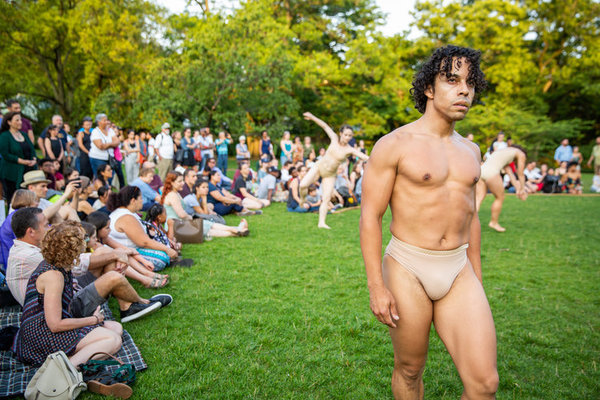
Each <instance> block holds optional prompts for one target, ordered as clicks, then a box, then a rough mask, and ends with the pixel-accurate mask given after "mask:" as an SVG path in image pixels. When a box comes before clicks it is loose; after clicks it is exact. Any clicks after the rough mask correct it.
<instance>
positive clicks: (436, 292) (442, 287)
mask: <svg viewBox="0 0 600 400" xmlns="http://www.w3.org/2000/svg"><path fill="white" fill-rule="evenodd" d="M467 247H469V244H468V243H467V244H463V245H462V246H460V247H458V248H456V249H454V250H441V251H440V250H426V249H422V248H420V247H416V246H412V245H410V244H408V243H405V242H403V241H401V240H399V239H397V238H396V237H394V236H392V239H391V240H390V243H389V244H388V246H387V248H386V249H385V254H387V255H389V256H390V257H392V258H393V259H394V260H396V261H397V262H398V263H399V264H400V265H402V267H404V268H405V269H406V270H408V271H409V272H410V273H412V274H413V275H414V276H415V278H417V280H418V281H419V282H420V283H421V285H422V286H423V289H425V292H426V293H427V296H429V298H430V299H431V300H439V299H441V298H442V297H444V296H445V295H446V294H447V293H448V292H449V291H450V288H451V287H452V284H453V283H454V280H455V279H456V277H457V276H458V274H459V273H460V271H462V269H463V268H464V266H465V265H466V264H467Z"/></svg>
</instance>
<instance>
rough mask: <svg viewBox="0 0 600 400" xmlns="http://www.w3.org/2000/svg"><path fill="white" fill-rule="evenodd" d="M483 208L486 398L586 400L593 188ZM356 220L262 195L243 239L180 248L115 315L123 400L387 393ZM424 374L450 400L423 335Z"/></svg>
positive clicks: (595, 257) (440, 364)
mask: <svg viewBox="0 0 600 400" xmlns="http://www.w3.org/2000/svg"><path fill="white" fill-rule="evenodd" d="M490 204H491V199H490V198H489V197H488V198H487V199H486V200H485V202H484V203H483V206H482V210H481V213H480V215H481V222H482V226H483V227H484V229H483V238H482V259H483V274H484V286H485V290H486V293H487V296H488V298H489V301H490V304H491V307H492V312H493V314H494V319H495V323H496V330H497V335H498V369H499V374H500V387H499V391H498V398H499V399H527V400H530V399H543V400H548V399H597V398H598V397H599V396H600V373H599V371H598V368H599V367H600V366H599V365H598V363H599V362H600V349H599V347H600V346H599V344H600V340H599V339H600V334H599V332H598V329H599V328H600V324H599V322H600V315H599V306H600V296H599V294H598V289H599V288H600V285H599V283H600V280H599V275H600V272H599V271H600V268H599V267H600V250H599V243H600V232H599V228H600V224H599V223H598V221H599V215H598V214H599V211H600V197H574V196H554V197H552V196H544V195H535V196H531V197H530V198H529V199H528V200H527V201H526V202H521V201H519V200H518V199H516V198H515V197H514V196H509V197H508V198H507V199H506V202H505V205H504V211H503V214H502V216H501V220H500V222H501V223H502V224H503V225H504V226H506V227H507V228H508V230H507V232H506V233H503V234H500V233H496V232H495V231H492V230H490V229H487V223H488V222H489V207H490ZM359 215H360V211H359V210H353V211H348V212H345V213H341V214H338V215H331V216H330V217H329V218H328V221H327V222H328V224H330V225H331V226H332V227H333V230H331V231H324V230H317V229H316V224H317V215H316V214H311V215H300V214H289V213H287V212H286V211H285V208H284V206H283V205H282V204H275V205H273V206H271V207H269V208H268V209H267V210H266V212H265V214H264V215H261V216H253V217H250V218H249V223H250V228H251V234H250V236H249V237H248V238H227V239H214V240H213V241H211V242H206V243H204V244H202V245H191V246H187V247H186V248H185V249H184V256H186V257H193V258H194V259H195V260H196V265H194V266H193V267H192V268H187V269H182V268H172V269H169V270H168V273H169V274H171V277H172V278H171V284H170V285H169V286H168V287H167V288H166V290H164V292H168V293H171V294H172V295H173V297H174V299H175V300H174V302H173V304H172V305H171V306H169V307H168V308H167V309H164V310H161V311H159V312H157V313H155V314H153V315H151V316H149V317H147V318H144V319H141V320H138V321H134V322H131V323H128V324H125V328H126V329H127V330H128V331H129V332H130V333H131V334H132V336H133V338H134V340H135V341H136V343H137V344H138V346H139V348H140V349H141V351H142V353H143V355H144V357H145V359H146V361H147V363H148V365H149V368H148V370H146V371H144V372H141V373H138V380H137V383H136V384H135V386H134V397H133V398H135V399H390V398H391V397H392V395H391V389H390V375H391V371H392V366H393V353H392V347H391V344H390V339H389V336H388V332H387V329H386V328H385V327H384V326H383V325H381V324H380V323H379V322H377V321H376V319H375V318H374V317H373V315H372V314H371V312H370V309H369V295H368V290H367V288H366V279H365V274H364V269H363V263H362V258H361V252H360V246H359V234H358V219H359ZM389 220H390V216H389V214H387V215H386V217H385V221H384V222H385V225H386V226H387V225H388V224H389ZM228 221H229V223H230V224H233V223H237V222H238V221H239V218H236V217H231V218H229V219H228ZM389 237H390V234H389V232H387V229H386V232H385V233H384V241H385V242H386V244H387V241H388V240H389ZM136 288H138V289H139V291H140V293H141V294H142V295H144V296H147V297H150V296H151V295H152V294H154V293H157V291H151V290H149V289H145V288H142V287H140V286H139V285H136ZM161 291H162V290H159V291H158V292H161ZM111 305H112V306H113V309H115V306H116V303H115V302H114V300H111ZM115 310H116V309H115ZM473 350H474V351H477V349H473ZM424 379H425V393H426V395H425V397H426V398H428V399H457V398H459V396H460V393H461V390H462V386H461V383H460V380H459V377H458V374H457V373H456V370H455V368H454V365H453V364H452V361H451V359H450V357H449V356H448V354H447V353H446V351H445V348H444V347H443V345H442V343H441V342H440V340H439V339H438V338H437V336H436V334H435V333H434V332H433V330H432V334H431V345H430V352H429V359H428V362H427V367H426V370H425V378H424ZM82 398H94V397H93V395H90V394H86V395H84V396H82Z"/></svg>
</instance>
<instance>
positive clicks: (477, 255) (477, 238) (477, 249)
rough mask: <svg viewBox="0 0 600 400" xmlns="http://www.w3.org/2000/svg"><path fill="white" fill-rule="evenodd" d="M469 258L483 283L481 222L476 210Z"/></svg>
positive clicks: (471, 231) (468, 251) (472, 221)
mask: <svg viewBox="0 0 600 400" xmlns="http://www.w3.org/2000/svg"><path fill="white" fill-rule="evenodd" d="M467 258H468V259H469V261H471V265H472V266H473V271H474V272H475V275H476V276H477V279H479V282H481V283H483V279H482V277H481V223H480V222H479V214H477V211H475V213H474V214H473V219H472V220H471V229H470V238H469V247H468V248H467Z"/></svg>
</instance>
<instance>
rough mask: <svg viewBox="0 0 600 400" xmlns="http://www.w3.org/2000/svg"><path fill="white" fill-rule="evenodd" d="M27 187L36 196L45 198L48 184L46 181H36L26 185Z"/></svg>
mask: <svg viewBox="0 0 600 400" xmlns="http://www.w3.org/2000/svg"><path fill="white" fill-rule="evenodd" d="M27 189H29V190H31V191H32V192H33V193H35V194H36V196H37V197H38V198H40V199H45V198H46V193H48V184H47V183H46V182H42V183H36V184H35V185H29V186H27Z"/></svg>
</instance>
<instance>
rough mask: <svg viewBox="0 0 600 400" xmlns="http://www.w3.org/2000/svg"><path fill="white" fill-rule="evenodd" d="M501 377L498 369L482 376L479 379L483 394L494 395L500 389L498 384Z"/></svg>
mask: <svg viewBox="0 0 600 400" xmlns="http://www.w3.org/2000/svg"><path fill="white" fill-rule="evenodd" d="M499 382H500V378H499V377H498V371H497V370H493V371H490V372H489V373H487V374H485V375H484V376H482V378H481V379H480V380H479V385H478V386H479V389H480V392H481V393H482V394H486V395H493V394H495V393H496V391H497V390H498V384H499Z"/></svg>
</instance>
